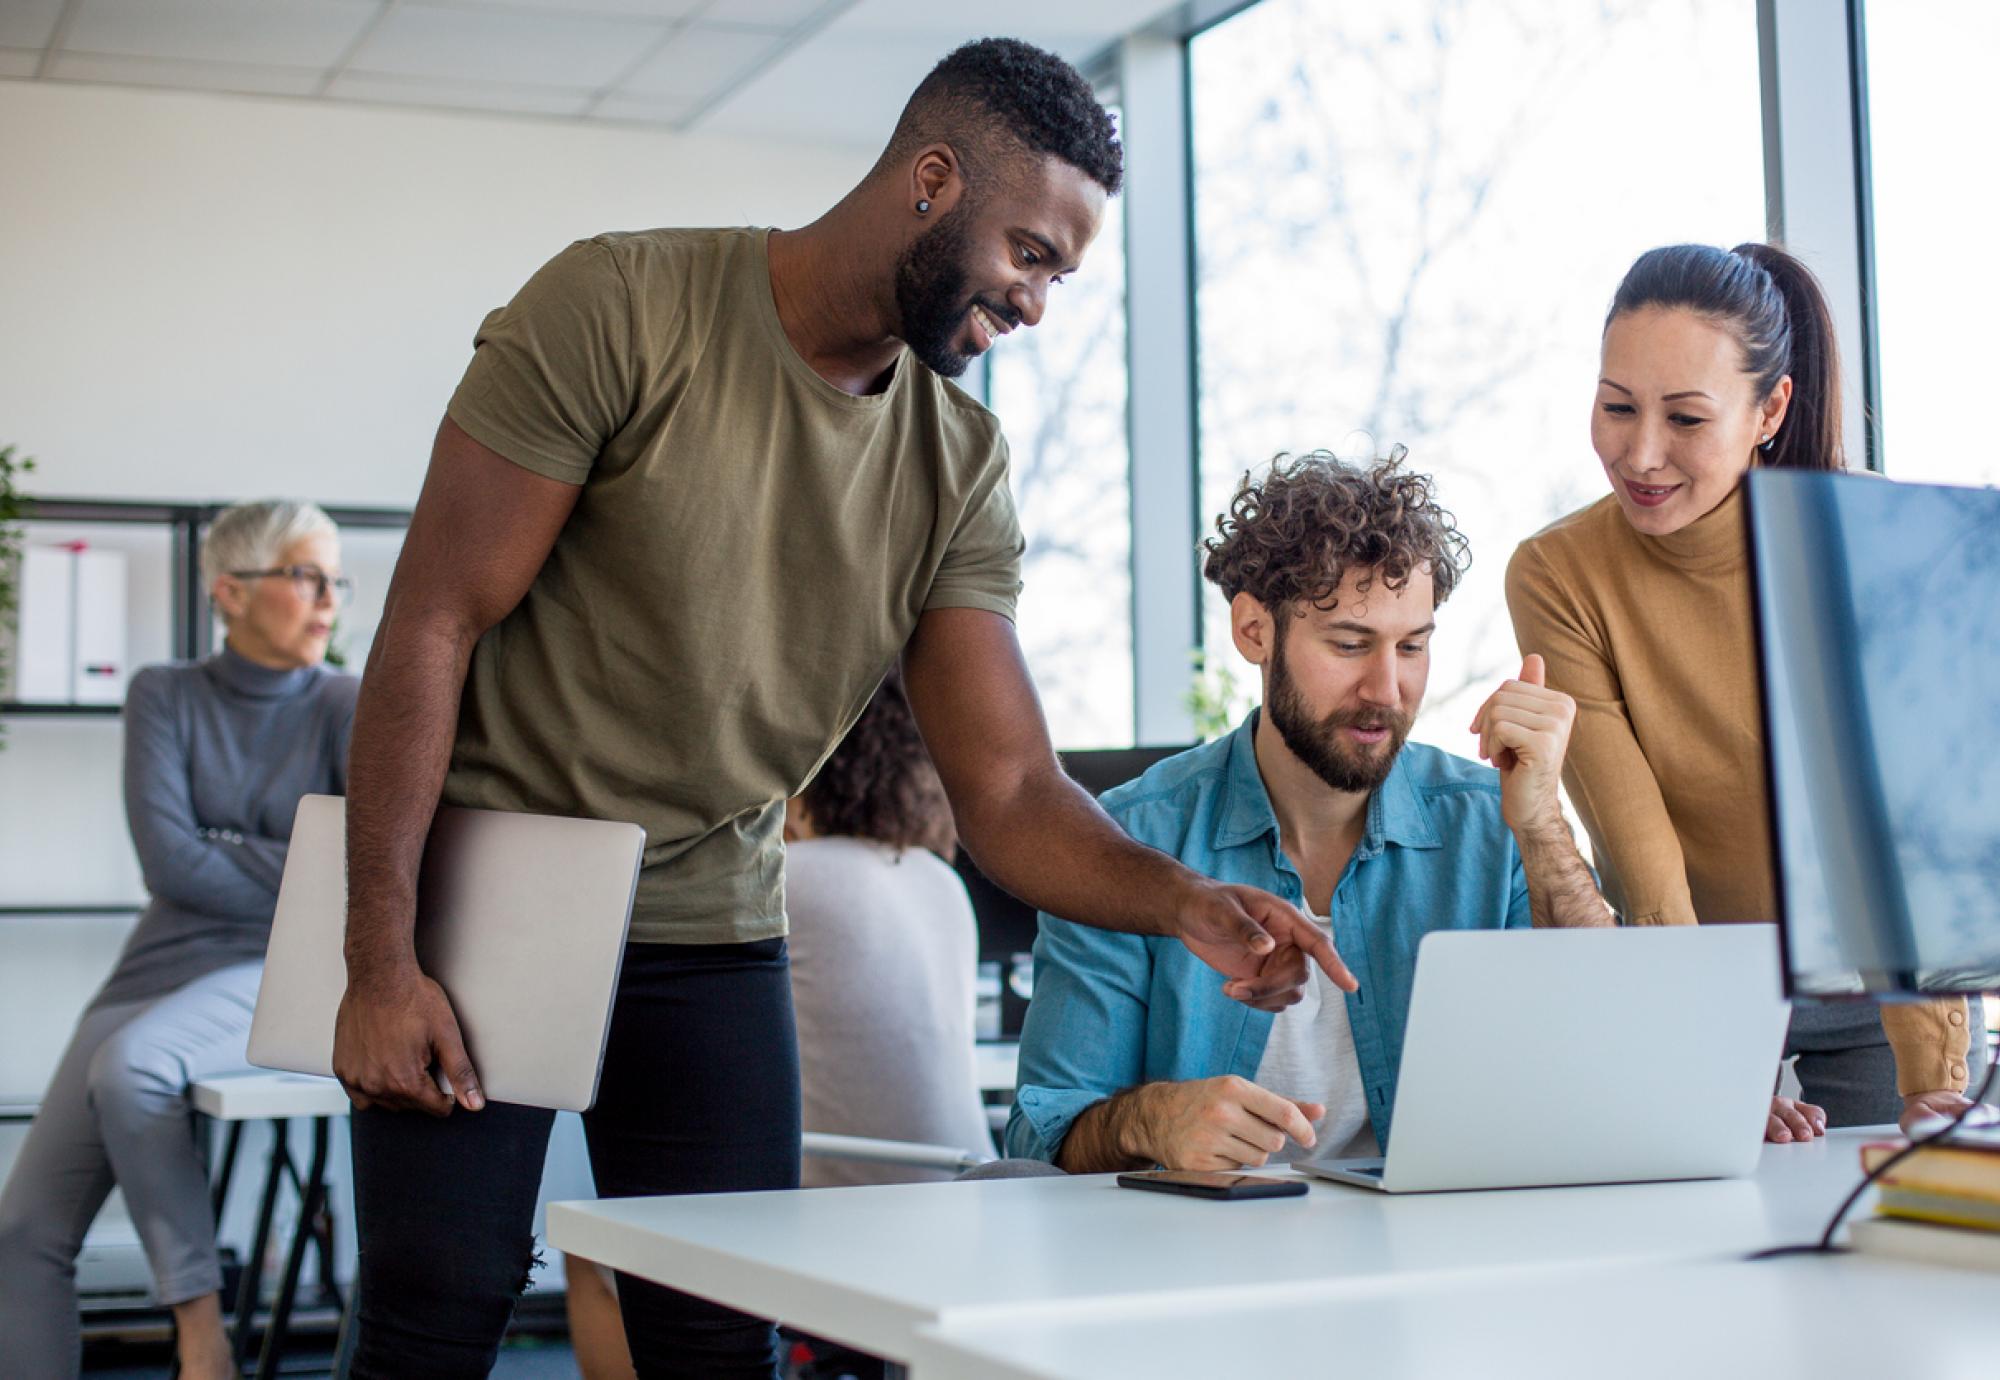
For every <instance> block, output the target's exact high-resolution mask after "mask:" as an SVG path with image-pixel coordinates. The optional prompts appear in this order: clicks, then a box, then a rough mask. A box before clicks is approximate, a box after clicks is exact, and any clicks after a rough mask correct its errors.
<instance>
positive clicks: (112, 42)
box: [63, 0, 380, 67]
mask: <svg viewBox="0 0 2000 1380" xmlns="http://www.w3.org/2000/svg"><path fill="white" fill-rule="evenodd" d="M379 8H380V6H379V5H377V4H375V3H374V2H373V0H80V3H79V4H78V6H77V10H76V14H75V17H74V18H73V19H72V20H71V22H70V27H69V34H68V36H67V38H66V39H65V40H64V43H63V48H64V50H65V51H67V52H75V53H103V54H113V55H117V56H123V57H153V58H181V59H184V60H188V61H198V62H227V63H248V64H253V65H276V66H288V67H326V66H328V65H329V64H331V63H332V62H334V61H335V60H336V59H337V58H339V56H340V55H341V53H342V52H343V51H345V50H346V48H347V45H348V44H350V43H352V42H353V41H354V38H355V35H357V34H359V33H360V32H361V30H362V29H363V27H364V26H366V25H367V23H368V21H369V20H370V19H371V18H373V17H374V15H375V13H376V11H377V10H378V9H379Z"/></svg>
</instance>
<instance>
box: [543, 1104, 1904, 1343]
mask: <svg viewBox="0 0 2000 1380" xmlns="http://www.w3.org/2000/svg"><path fill="white" fill-rule="evenodd" d="M1883 1133H1884V1132H1883V1130H1882V1129H1880V1128H1876V1129H1870V1130H1865V1131H1864V1130H1846V1131H1838V1132H1835V1133H1834V1134H1833V1135H1832V1136H1831V1137H1830V1138H1829V1139H1828V1140H1825V1141H1818V1142H1814V1143H1812V1144H1808V1145H1782V1146H1766V1147H1765V1151H1764V1155H1763V1160H1762V1162H1761V1164H1760V1167H1759V1169H1758V1172H1757V1174H1756V1175H1755V1176H1754V1177H1753V1178H1749V1179H1741V1180H1723V1181H1700V1182H1690V1183H1658V1184H1623V1185H1607V1186H1599V1187H1589V1188H1555V1189H1524V1190H1516V1191H1510V1192H1487V1193H1440V1194H1418V1195H1408V1196H1395V1195H1390V1194H1383V1193H1375V1192H1371V1191H1369V1190H1367V1189H1359V1188H1349V1187H1347V1186H1344V1185H1340V1184H1329V1183H1320V1182H1314V1183H1313V1184H1312V1186H1311V1190H1310V1192H1309V1193H1308V1194H1307V1196H1305V1197H1304V1198H1289V1199H1285V1198H1280V1199H1269V1200H1264V1201H1259V1202H1242V1203H1216V1202H1206V1201H1200V1200H1196V1199H1191V1198H1179V1197H1170V1196H1167V1195H1162V1194H1150V1193H1134V1192H1131V1191H1129V1190H1126V1189H1120V1188H1118V1187H1116V1186H1115V1184H1114V1182H1113V1180H1112V1178H1111V1176H1108V1175H1094V1176H1088V1177H1077V1178H1044V1179H1021V1180H1000V1181H992V1182H981V1183H969V1184H949V1183H948V1184H915V1185H899V1186H891V1187H870V1188H842V1189H821V1190H816V1191H813V1192H802V1193H741V1194H716V1195H710V1196H702V1197H677V1198H637V1199H623V1200H618V1201H605V1202H590V1203H559V1204H553V1205H551V1207H550V1209H549V1219H548V1220H549V1239H550V1241H551V1242H552V1243H553V1244H554V1245H555V1246H557V1247H558V1248H560V1249H562V1250H565V1251H571V1252H574V1253H576V1254H578V1255H581V1256H584V1257H586V1258H588V1259H592V1260H598V1261H602V1262H604V1263H605V1264H607V1265H610V1266H612V1267H613V1268H615V1269H619V1270H624V1271H626V1272H628V1273H631V1274H636V1275H639V1276H641V1277H642V1278H645V1279H650V1280H654V1281H656V1282H658V1283H661V1284H666V1285H670V1286H672V1287H674V1288H677V1289H683V1290H687V1291H690V1292H693V1293H697V1294H700V1295H703V1296H704V1297H707V1298H711V1299H714V1300H716V1301H718V1302H721V1303H725V1304H728V1305H730V1306H732V1307H735V1308H739V1309H743V1310H745V1311H747V1312H751V1313H755V1314H758V1315H760V1316H764V1317H774V1318H778V1319H781V1320H783V1321H785V1322H787V1323H790V1324H792V1325H793V1326H795V1327H798V1328H801V1329H803V1330H805V1331H807V1332H811V1333H814V1334H817V1335H821V1336H825V1337H829V1338H833V1339H835V1340H838V1341H841V1342H845V1343H847V1344H849V1345H851V1346H855V1347H859V1348H861V1349H863V1350H866V1351H870V1352H873V1353H875V1354H877V1355H880V1356H883V1357H886V1358H888V1359H889V1360H891V1361H894V1362H899V1363H904V1364H907V1363H908V1362H909V1361H910V1359H911V1358H912V1356H913V1355H914V1354H915V1349H916V1341H917V1337H918V1333H919V1331H920V1330H921V1329H924V1328H930V1327H936V1326H939V1325H940V1324H943V1325H955V1324H956V1323H958V1322H960V1321H973V1320H977V1319H979V1318H981V1317H993V1316H998V1315H1001V1314H1010V1315H1018V1316H1023V1317H1026V1316H1033V1315H1034V1314H1035V1311H1036V1310H1038V1309H1041V1310H1046V1311H1054V1312H1061V1311H1063V1310H1065V1309H1075V1308H1078V1307H1083V1308H1087V1309H1088V1310H1089V1311H1097V1312H1101V1311H1104V1310H1107V1309H1113V1308H1121V1307H1128V1306H1132V1305H1135V1304H1142V1305H1145V1306H1148V1307H1152V1308H1161V1309H1166V1310H1172V1309H1177V1308H1182V1307H1185V1308H1188V1309H1202V1308H1213V1307H1215V1306H1217V1305H1218V1303H1219V1302H1220V1303H1226V1304H1228V1305H1229V1306H1231V1307H1234V1306H1237V1305H1238V1304H1241V1305H1242V1306H1245V1307H1248V1306H1252V1305H1254V1304H1256V1303H1257V1302H1259V1301H1260V1300H1262V1299H1267V1298H1270V1297H1273V1296H1274V1295H1277V1294H1283V1293H1287V1292H1297V1291H1300V1290H1304V1291H1306V1292H1308V1293H1310V1294H1312V1295H1313V1296H1315V1297H1321V1296H1343V1295H1344V1294H1366V1295H1369V1296H1374V1297H1380V1296H1381V1295H1382V1294H1383V1292H1384V1291H1385V1290H1394V1289H1395V1288H1398V1287H1402V1286H1405V1285H1411V1284H1415V1283H1418V1282H1422V1281H1425V1280H1430V1279H1436V1278H1456V1279H1460V1280H1465V1279H1476V1278H1480V1277H1487V1278H1495V1279H1498V1278H1504V1277H1506V1276H1507V1275H1509V1274H1510V1273H1514V1272H1520V1271H1527V1270H1538V1269H1539V1270H1543V1271H1547V1270H1550V1269H1552V1268H1554V1267H1574V1266H1579V1265H1598V1264H1611V1263H1621V1264H1628V1265H1629V1264H1645V1263H1652V1264H1662V1263H1668V1262H1677V1261H1690V1260H1712V1259H1720V1258H1724V1257H1727V1256H1730V1255H1732V1254H1740V1253H1743V1252H1747V1251H1751V1250H1756V1249H1759V1248H1761V1247H1764V1246H1769V1245H1775V1244H1781V1243H1789V1242H1794V1241H1803V1240H1807V1239H1810V1238H1812V1237H1815V1236H1817V1234H1818V1231H1819V1229H1820V1228H1821V1227H1822V1226H1823V1225H1824V1222H1825V1219H1826V1217H1827V1216H1828V1214H1830V1213H1831V1212H1832V1211H1833V1209H1834V1207H1835V1206H1836V1204H1837V1203H1838V1202H1839V1201H1840V1199H1841V1198H1842V1197H1843V1196H1844V1195H1845V1194H1846V1193H1847V1192H1848V1191H1849V1190H1850V1189H1851V1188H1852V1187H1853V1185H1854V1183H1855V1182H1856V1181H1857V1179H1858V1177H1859V1173H1860V1171H1859V1168H1858V1159H1859V1157H1858V1151H1857V1147H1858V1145H1859V1144H1860V1143H1861V1142H1862V1141H1863V1140H1866V1139H1870V1138H1873V1137H1876V1136H1879V1135H1881V1134H1883Z"/></svg>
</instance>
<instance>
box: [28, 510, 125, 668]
mask: <svg viewBox="0 0 2000 1380" xmlns="http://www.w3.org/2000/svg"><path fill="white" fill-rule="evenodd" d="M125 643H126V628H125V553H124V552H123V551H104V550H95V549H92V548H90V547H88V546H85V545H83V544H82V543H80V542H78V543H71V544H66V545H62V546H28V547H25V548H23V550H22V552H21V592H20V610H19V622H18V623H17V624H16V633H15V639H14V688H13V694H12V698H13V699H15V700H19V701H21V702H23V703H26V704H120V703H123V702H124V699H125V681H126V678H127V676H128V674H129V671H130V667H129V666H128V665H127V662H126V649H125Z"/></svg>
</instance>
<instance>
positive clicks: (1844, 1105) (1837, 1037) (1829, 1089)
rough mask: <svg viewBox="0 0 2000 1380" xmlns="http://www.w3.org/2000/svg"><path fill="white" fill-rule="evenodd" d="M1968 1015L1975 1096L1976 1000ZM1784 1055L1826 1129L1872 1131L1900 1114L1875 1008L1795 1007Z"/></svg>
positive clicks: (1978, 1051) (1979, 1033)
mask: <svg viewBox="0 0 2000 1380" xmlns="http://www.w3.org/2000/svg"><path fill="white" fill-rule="evenodd" d="M1966 1015H1967V1017H1968V1019H1969V1020H1970V1021H1971V1024H1972V1032H1973V1037H1972V1041H1971V1046H1970V1048H1969V1049H1968V1050H1967V1052H1966V1059H1965V1063H1966V1068H1967V1070H1968V1072H1969V1073H1970V1074H1971V1081H1970V1082H1969V1083H1968V1084H1967V1086H1966V1089H1965V1095H1966V1096H1967V1097H1976V1096H1978V1094H1979V1082H1980V1080H1981V1079H1982V1078H1984V1077H1985V1076H1986V1025H1985V1013H1984V1008H1983V1007H1982V1005H1981V1001H1980V998H1978V997H1974V998H1973V999H1972V1000H1971V1001H1970V1002H1969V1003H1968V1004H1967V1011H1966ZM1785 1053H1786V1055H1787V1056H1790V1055H1794V1054H1796V1055H1798V1057H1799V1062H1798V1064H1797V1065H1796V1066H1795V1071H1796V1072H1797V1073H1798V1076H1799V1089H1800V1094H1801V1096H1803V1097H1804V1099H1805V1100H1806V1101H1807V1102H1811V1103H1813V1104H1815V1105H1816V1106H1819V1107H1823V1108H1825V1109H1826V1124H1827V1125H1829V1126H1874V1125H1878V1124H1888V1123H1891V1122H1894V1121H1896V1120H1897V1119H1898V1118H1900V1117H1901V1116H1902V1115H1903V1099H1902V1097H1901V1095H1899V1094H1898V1093H1897V1091H1896V1055H1895V1052H1894V1051H1893V1050H1891V1049H1890V1048H1889V1037H1888V1036H1887V1035H1885V1034H1883V1033H1882V1016H1881V1012H1880V1011H1879V1010H1878V1009H1877V1008H1876V1007H1875V1005H1874V1004H1873V1003H1870V1002H1835V1003H1829V1004H1827V1005H1820V1006H1816V1005H1813V1004H1811V1003H1803V1002H1802V1003H1799V1004H1797V1005H1795V1006H1793V1007H1792V1026H1791V1033H1790V1034H1789V1035H1788V1036H1787V1038H1786V1041H1785Z"/></svg>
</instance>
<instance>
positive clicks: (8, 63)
mask: <svg viewBox="0 0 2000 1380" xmlns="http://www.w3.org/2000/svg"><path fill="white" fill-rule="evenodd" d="M41 65H42V55H41V54H40V53H38V52H35V51H34V50H32V49H29V48H0V77H32V76H34V75H35V69H36V68H37V67H39V66H41Z"/></svg>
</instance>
